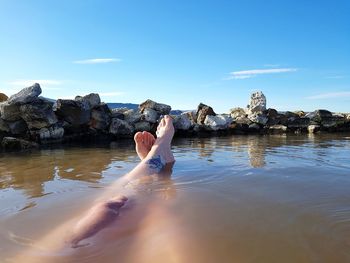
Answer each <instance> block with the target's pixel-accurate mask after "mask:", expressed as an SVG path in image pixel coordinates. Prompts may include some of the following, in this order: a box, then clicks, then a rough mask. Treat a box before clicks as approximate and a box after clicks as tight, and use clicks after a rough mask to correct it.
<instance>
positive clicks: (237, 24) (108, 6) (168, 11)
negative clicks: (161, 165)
mask: <svg viewBox="0 0 350 263" xmlns="http://www.w3.org/2000/svg"><path fill="white" fill-rule="evenodd" d="M349 14H350V1H347V0H344V1H343V0H334V1H323V0H317V1H314V0H308V1H305V0H283V1H280V0H271V1H270V0H264V1H261V0H249V1H247V0H245V1H243V0H242V1H235V0H231V1H220V0H216V1H214V0H212V1H206V0H201V1H199V0H198V1H193V0H177V1H174V0H173V1H170V0H158V1H155V0H147V1H145V0H139V1H134V0H124V1H119V0H114V1H107V0H99V1H98V0H96V1H92V0H74V1H71V0H60V1H58V0H57V1H54V0H52V1H47V0H43V1H41V0H31V1H27V0H22V1H19V0H0V92H4V93H5V94H7V95H11V94H14V93H16V92H18V91H19V90H21V89H22V88H24V87H26V86H29V85H31V84H33V83H34V82H38V83H39V84H41V87H42V90H43V93H42V95H43V96H45V97H49V98H53V99H58V98H74V97H75V96H76V95H86V94H89V93H91V92H97V93H99V94H100V96H101V98H102V100H103V101H105V102H124V103H141V102H143V101H144V100H146V99H152V100H155V101H157V102H162V103H166V104H169V105H171V106H172V108H173V109H182V110H189V109H195V108H196V107H197V105H198V104H199V103H200V102H202V103H205V104H207V105H210V106H212V107H213V108H214V110H215V111H216V112H221V113H224V112H228V111H229V109H230V108H234V107H245V106H246V105H247V104H248V103H249V97H250V94H251V93H252V92H254V91H262V92H263V93H264V94H265V95H266V98H267V107H271V108H276V109H277V110H281V111H283V110H305V111H312V110H315V109H321V108H323V109H329V110H331V111H336V112H350V15H349Z"/></svg>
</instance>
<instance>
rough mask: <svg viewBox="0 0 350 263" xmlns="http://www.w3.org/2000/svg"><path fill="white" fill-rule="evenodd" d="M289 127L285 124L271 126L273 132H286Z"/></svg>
mask: <svg viewBox="0 0 350 263" xmlns="http://www.w3.org/2000/svg"><path fill="white" fill-rule="evenodd" d="M287 129H288V128H287V126H284V125H272V126H270V127H269V130H270V132H271V133H285V132H286V131H287Z"/></svg>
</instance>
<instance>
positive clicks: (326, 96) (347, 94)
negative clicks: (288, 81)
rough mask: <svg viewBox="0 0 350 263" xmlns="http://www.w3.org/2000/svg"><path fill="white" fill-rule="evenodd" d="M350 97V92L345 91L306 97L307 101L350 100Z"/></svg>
mask: <svg viewBox="0 0 350 263" xmlns="http://www.w3.org/2000/svg"><path fill="white" fill-rule="evenodd" d="M349 97H350V91H343V92H329V93H321V94H317V95H314V96H309V97H306V99H310V100H320V99H334V98H349Z"/></svg>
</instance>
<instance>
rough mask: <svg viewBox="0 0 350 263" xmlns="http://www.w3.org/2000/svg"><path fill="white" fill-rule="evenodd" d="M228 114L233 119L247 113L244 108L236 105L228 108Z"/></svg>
mask: <svg viewBox="0 0 350 263" xmlns="http://www.w3.org/2000/svg"><path fill="white" fill-rule="evenodd" d="M230 115H231V118H232V119H233V120H235V119H236V118H239V117H245V116H246V115H247V114H246V112H245V110H244V109H242V108H239V107H237V108H233V109H231V110H230Z"/></svg>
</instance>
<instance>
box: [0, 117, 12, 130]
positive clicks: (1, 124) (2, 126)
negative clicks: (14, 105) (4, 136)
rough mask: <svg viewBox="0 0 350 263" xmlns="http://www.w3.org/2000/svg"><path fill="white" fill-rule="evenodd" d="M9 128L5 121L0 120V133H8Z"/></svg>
mask: <svg viewBox="0 0 350 263" xmlns="http://www.w3.org/2000/svg"><path fill="white" fill-rule="evenodd" d="M9 131H10V127H9V125H8V124H7V122H6V121H4V120H3V119H1V118H0V132H9Z"/></svg>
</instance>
